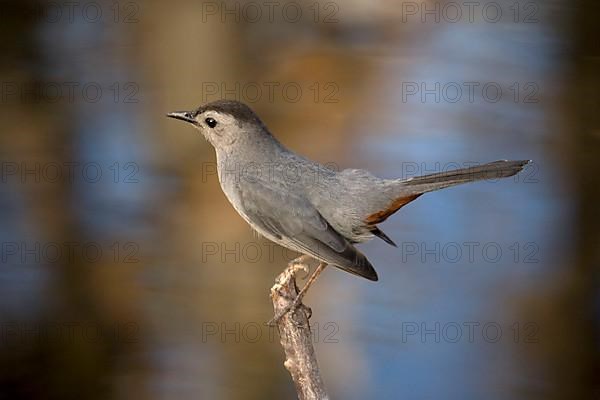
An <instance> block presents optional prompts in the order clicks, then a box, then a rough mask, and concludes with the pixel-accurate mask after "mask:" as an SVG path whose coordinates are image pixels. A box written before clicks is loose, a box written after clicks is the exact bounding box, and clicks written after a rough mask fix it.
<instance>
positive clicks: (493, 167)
mask: <svg viewBox="0 0 600 400" xmlns="http://www.w3.org/2000/svg"><path fill="white" fill-rule="evenodd" d="M529 162H530V160H520V161H507V160H501V161H494V162H491V163H487V164H483V165H478V166H475V167H469V168H461V169H456V170H453V171H448V172H440V173H436V174H430V175H423V176H417V177H415V178H410V179H407V180H402V181H400V183H401V188H402V194H403V195H405V196H410V195H418V194H422V193H427V192H431V191H433V190H439V189H443V188H447V187H449V186H454V185H460V184H461V183H467V182H475V181H480V180H484V179H485V180H493V179H498V178H507V177H509V176H513V175H516V174H517V173H518V172H519V171H521V170H522V169H523V167H524V166H525V165H527V164H528V163H529Z"/></svg>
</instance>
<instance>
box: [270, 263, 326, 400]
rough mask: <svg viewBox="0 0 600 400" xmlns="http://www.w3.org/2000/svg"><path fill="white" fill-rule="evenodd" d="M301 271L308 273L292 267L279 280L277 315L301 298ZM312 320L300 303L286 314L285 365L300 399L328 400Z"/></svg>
mask: <svg viewBox="0 0 600 400" xmlns="http://www.w3.org/2000/svg"><path fill="white" fill-rule="evenodd" d="M298 270H305V271H306V270H307V267H306V266H303V265H298V264H292V265H290V266H289V267H287V268H286V269H285V270H284V271H283V272H282V273H281V274H280V275H279V276H277V278H276V279H275V285H273V287H272V288H271V299H272V300H273V308H274V310H275V315H279V314H280V313H281V312H282V311H283V310H285V309H286V308H288V307H289V306H290V305H292V303H293V302H294V299H295V298H296V296H297V295H298V287H297V286H296V272H297V271H298ZM309 317H310V309H309V308H308V307H306V306H305V305H304V304H302V303H300V306H299V307H298V308H297V309H296V310H294V311H293V312H288V313H286V314H285V315H283V317H281V318H280V319H279V320H278V321H277V327H278V329H279V338H280V342H281V346H282V347H283V350H284V352H285V362H284V363H283V365H284V366H285V367H286V368H287V370H288V371H289V373H290V375H291V376H292V380H293V381H294V384H295V386H296V391H297V392H298V398H299V399H300V400H322V399H328V398H329V397H328V396H327V392H326V391H325V385H324V384H323V379H322V378H321V374H320V372H319V366H318V365H317V357H316V355H315V349H314V347H313V344H312V335H311V331H310V325H309V322H308V319H309Z"/></svg>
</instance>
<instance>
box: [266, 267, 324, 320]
mask: <svg viewBox="0 0 600 400" xmlns="http://www.w3.org/2000/svg"><path fill="white" fill-rule="evenodd" d="M299 258H300V257H299ZM296 260H298V259H296ZM296 260H293V261H292V263H293V262H294V261H296ZM290 264H291V263H290ZM302 265H304V264H302ZM326 266H327V264H326V263H324V262H321V263H319V266H318V267H317V268H316V269H315V271H314V272H313V273H312V275H311V276H310V277H309V278H308V281H307V282H306V284H305V285H304V287H303V288H302V290H300V292H299V293H298V295H297V296H296V298H295V299H294V301H293V302H292V303H291V304H288V305H287V306H286V307H284V308H283V310H281V311H279V312H278V313H277V314H276V315H275V316H274V317H273V318H271V320H270V321H269V322H267V325H269V326H273V325H276V324H277V323H278V322H279V321H280V320H281V318H283V316H284V315H286V314H287V313H289V312H291V313H292V314H293V313H294V312H296V310H297V309H298V307H300V306H302V307H304V308H305V309H306V311H307V319H309V318H310V317H311V316H312V310H311V309H310V308H309V307H307V306H305V305H304V304H302V299H303V298H304V296H305V295H306V292H308V289H309V288H310V286H311V285H312V284H313V283H314V282H315V280H316V279H317V278H318V277H319V275H320V274H321V272H323V269H325V267H326Z"/></svg>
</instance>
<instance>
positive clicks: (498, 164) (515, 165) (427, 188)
mask: <svg viewBox="0 0 600 400" xmlns="http://www.w3.org/2000/svg"><path fill="white" fill-rule="evenodd" d="M529 162H530V160H521V161H507V160H500V161H494V162H491V163H488V164H483V165H478V166H476V167H470V168H461V169H456V170H454V171H448V172H441V173H436V174H430V175H423V176H418V177H415V178H410V179H404V180H398V181H396V184H395V185H394V194H393V201H392V202H391V203H389V204H387V205H386V206H385V207H384V208H383V209H380V210H378V211H377V212H375V213H372V214H370V215H368V216H367V218H366V219H365V223H367V224H368V225H369V226H372V232H373V233H374V234H375V235H377V236H380V237H381V238H382V239H384V240H385V241H386V242H388V243H390V244H393V242H391V240H390V239H389V238H387V237H385V234H383V233H382V232H381V231H380V230H378V229H377V228H376V227H375V226H374V225H375V224H378V223H380V222H383V221H385V220H386V219H387V217H389V216H390V215H392V214H393V213H395V212H396V211H398V210H399V209H400V208H401V207H402V206H405V205H406V204H408V203H410V202H411V201H413V200H415V199H416V198H417V197H419V196H420V195H422V194H423V193H427V192H431V191H434V190H439V189H443V188H447V187H449V186H454V185H460V184H461V183H467V182H475V181H480V180H484V179H489V180H492V179H498V178H507V177H509V176H513V175H516V174H517V173H518V172H519V171H521V170H522V169H523V167H524V166H525V165H527V164H528V163H529Z"/></svg>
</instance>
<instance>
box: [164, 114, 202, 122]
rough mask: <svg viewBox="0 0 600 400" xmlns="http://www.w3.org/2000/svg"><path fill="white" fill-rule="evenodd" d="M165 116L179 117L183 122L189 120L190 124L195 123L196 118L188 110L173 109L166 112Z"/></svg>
mask: <svg viewBox="0 0 600 400" xmlns="http://www.w3.org/2000/svg"><path fill="white" fill-rule="evenodd" d="M167 117H170V118H175V119H180V120H182V121H185V122H189V123H190V124H195V123H196V120H195V119H194V117H193V114H192V113H191V112H189V111H175V112H170V113H168V114H167Z"/></svg>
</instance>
